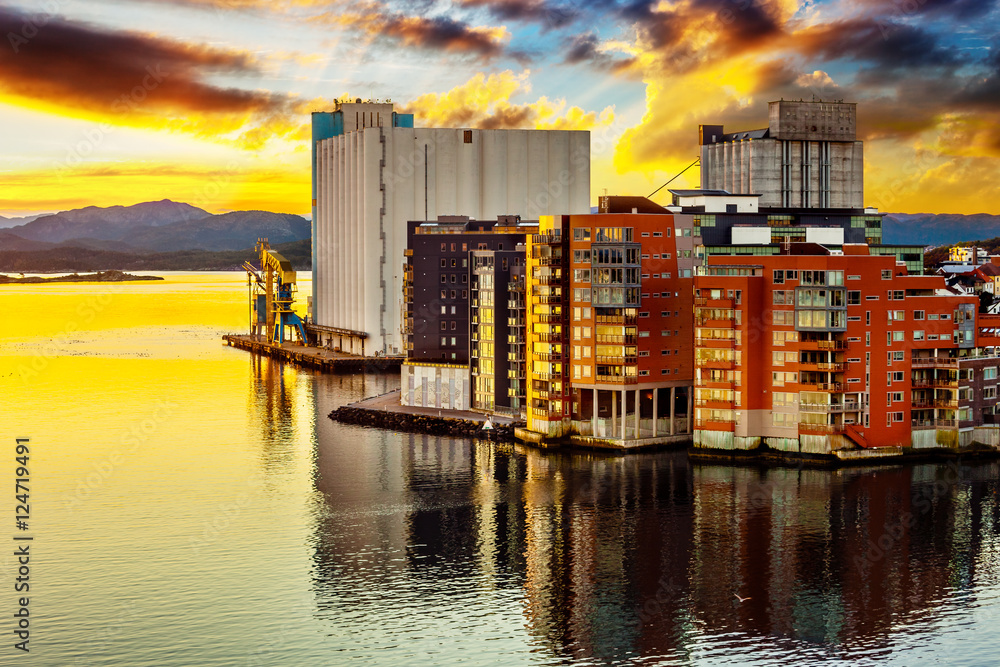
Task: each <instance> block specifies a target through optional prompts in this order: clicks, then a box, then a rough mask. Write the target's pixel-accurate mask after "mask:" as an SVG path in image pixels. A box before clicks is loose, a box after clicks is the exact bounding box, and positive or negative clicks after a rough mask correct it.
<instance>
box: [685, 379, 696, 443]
mask: <svg viewBox="0 0 1000 667" xmlns="http://www.w3.org/2000/svg"><path fill="white" fill-rule="evenodd" d="M693 407H694V392H693V391H691V388H690V387H688V416H687V431H686V433H693V431H692V430H691V415H693V414H694V410H693V409H692V408H693Z"/></svg>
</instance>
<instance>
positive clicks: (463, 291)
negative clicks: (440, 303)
mask: <svg viewBox="0 0 1000 667" xmlns="http://www.w3.org/2000/svg"><path fill="white" fill-rule="evenodd" d="M456 294H457V292H456V291H455V290H452V291H451V298H452V299H454V298H455V295H456ZM465 297H466V291H465V290H462V298H463V299H464V298H465Z"/></svg>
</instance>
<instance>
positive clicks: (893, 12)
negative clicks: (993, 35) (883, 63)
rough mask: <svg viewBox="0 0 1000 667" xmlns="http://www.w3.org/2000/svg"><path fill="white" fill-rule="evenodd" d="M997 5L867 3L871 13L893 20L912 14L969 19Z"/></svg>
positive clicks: (975, 0) (918, 0) (930, 0)
mask: <svg viewBox="0 0 1000 667" xmlns="http://www.w3.org/2000/svg"><path fill="white" fill-rule="evenodd" d="M996 6H997V0H909V1H908V2H901V1H900V0H869V1H868V2H867V3H866V7H867V8H868V9H869V10H870V11H871V13H873V14H875V15H877V16H881V17H883V18H885V19H887V20H891V21H900V20H902V19H905V18H908V17H912V16H934V17H941V16H945V17H951V18H954V19H957V20H959V21H967V20H969V19H975V18H980V17H982V16H985V15H986V14H989V13H990V12H991V11H993V9H995V8H996Z"/></svg>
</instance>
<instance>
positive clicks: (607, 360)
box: [597, 354, 638, 366]
mask: <svg viewBox="0 0 1000 667" xmlns="http://www.w3.org/2000/svg"><path fill="white" fill-rule="evenodd" d="M637 361H638V357H636V356H635V355H634V354H633V355H622V356H620V357H618V356H612V357H602V356H599V357H597V363H599V364H613V365H618V366H627V365H629V364H635V363H636V362H637Z"/></svg>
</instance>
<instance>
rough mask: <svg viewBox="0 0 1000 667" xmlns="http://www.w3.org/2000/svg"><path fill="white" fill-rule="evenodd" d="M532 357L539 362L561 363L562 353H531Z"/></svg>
mask: <svg viewBox="0 0 1000 667" xmlns="http://www.w3.org/2000/svg"><path fill="white" fill-rule="evenodd" d="M532 354H533V356H534V357H535V358H536V359H539V360H541V361H562V360H563V353H562V352H533V353H532Z"/></svg>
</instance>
